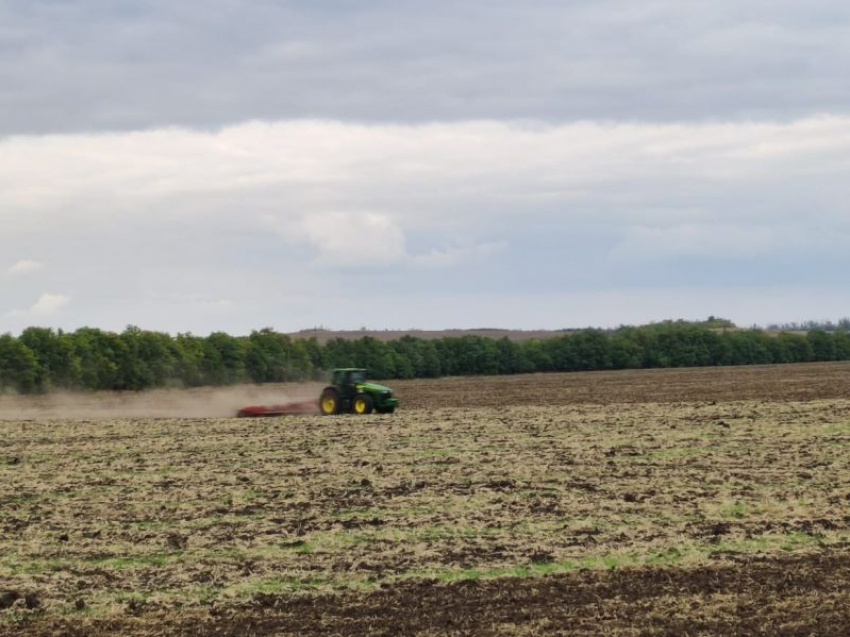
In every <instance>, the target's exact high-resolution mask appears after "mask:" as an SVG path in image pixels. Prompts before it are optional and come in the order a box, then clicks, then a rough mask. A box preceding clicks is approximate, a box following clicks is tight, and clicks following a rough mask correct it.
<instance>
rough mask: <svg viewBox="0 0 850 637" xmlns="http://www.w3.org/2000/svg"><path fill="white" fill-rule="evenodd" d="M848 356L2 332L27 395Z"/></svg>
mask: <svg viewBox="0 0 850 637" xmlns="http://www.w3.org/2000/svg"><path fill="white" fill-rule="evenodd" d="M838 360H850V332H844V331H836V332H827V331H824V330H811V331H809V332H808V333H806V334H799V333H791V332H782V333H779V334H770V333H767V332H764V331H761V330H757V329H750V330H737V329H720V328H713V327H706V325H705V324H695V323H686V322H682V321H678V322H665V323H659V324H652V325H645V326H640V327H622V328H619V329H617V330H608V331H603V330H598V329H583V330H577V331H575V332H571V333H568V334H564V335H560V336H554V337H550V338H545V339H539V340H528V341H523V342H516V341H511V340H508V339H507V338H503V339H492V338H486V337H481V336H447V337H445V338H440V339H434V340H426V339H420V338H414V337H411V336H404V337H402V338H399V339H397V340H393V341H388V342H385V341H381V340H378V339H375V338H371V337H368V336H366V337H363V338H360V339H357V340H343V339H334V340H331V341H329V342H328V343H326V344H320V343H319V342H318V341H317V340H316V339H315V338H312V339H298V338H292V337H290V336H288V335H286V334H281V333H278V332H275V331H274V330H272V329H268V328H267V329H262V330H257V331H254V332H252V333H251V334H250V335H248V336H231V335H229V334H225V333H223V332H215V333H213V334H210V335H209V336H205V337H201V336H194V335H192V334H178V335H176V336H172V335H170V334H166V333H162V332H152V331H147V330H142V329H139V328H138V327H134V326H130V327H128V328H127V329H126V330H124V331H123V332H121V333H115V332H108V331H103V330H99V329H95V328H82V329H79V330H77V331H75V332H63V331H62V330H53V329H49V328H41V327H31V328H28V329H26V330H24V331H23V332H22V333H21V335H20V336H18V337H15V336H12V335H11V334H5V335H0V388H2V389H6V390H13V391H17V392H21V393H39V392H45V391H50V390H54V389H67V390H143V389H150V388H156V387H200V386H207V385H231V384H237V383H270V382H289V381H304V380H311V379H323V378H325V377H326V375H327V370H329V369H332V368H334V367H365V368H366V369H368V370H369V372H370V375H371V376H372V377H373V378H376V379H396V378H436V377H438V376H462V375H495V374H525V373H531V372H565V371H592V370H607V369H640V368H661V367H703V366H720V365H760V364H771V363H801V362H812V361H838Z"/></svg>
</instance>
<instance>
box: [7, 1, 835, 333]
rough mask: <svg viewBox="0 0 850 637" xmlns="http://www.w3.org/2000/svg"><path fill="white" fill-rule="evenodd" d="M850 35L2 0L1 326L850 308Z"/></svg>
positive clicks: (629, 10) (414, 321) (665, 8)
mask: <svg viewBox="0 0 850 637" xmlns="http://www.w3.org/2000/svg"><path fill="white" fill-rule="evenodd" d="M564 5H567V6H566V7H565V6H564ZM848 26H850V5H847V4H846V3H842V2H838V1H829V2H828V1H825V0H819V1H815V2H809V3H805V4H804V3H799V2H785V1H773V2H735V3H733V2H725V1H719V2H714V3H697V2H693V3H691V2H681V1H677V2H672V1H666V0H659V1H646V2H610V1H609V2H604V1H603V2H572V3H562V2H528V3H518V2H502V1H496V2H491V3H481V2H475V3H472V2H469V3H467V2H451V3H442V2H433V3H412V2H410V3H408V2H398V1H396V2H381V1H370V2H342V1H338V2H321V1H319V2H310V3H304V2H297V3H296V2H262V1H257V2H250V3H248V2H237V1H229V0H212V1H210V2H205V3H198V2H193V1H189V2H181V3H166V2H158V1H155V0H148V1H144V2H140V1H137V2H125V3H120V4H119V5H116V3H111V2H106V1H105V0H103V1H100V0H85V1H77V2H46V1H29V2H18V1H15V0H11V1H6V2H2V0H0V86H2V87H3V89H2V91H0V259H3V260H4V261H0V292H2V293H1V294H0V332H2V331H5V330H12V331H17V330H19V329H21V328H22V327H24V326H26V325H30V324H46V325H53V326H60V327H65V328H73V327H77V326H80V325H84V324H88V325H96V326H100V327H105V328H111V329H121V328H123V326H124V325H126V324H128V323H134V324H139V325H142V326H144V327H149V328H157V329H165V330H169V331H186V330H192V331H195V332H200V333H205V332H209V331H211V330H215V329H225V330H229V331H233V332H245V331H247V330H249V329H250V328H252V327H262V326H265V325H272V326H275V327H277V328H279V329H298V328H302V327H311V326H314V325H318V324H323V325H328V326H333V327H339V328H352V327H354V328H356V327H360V326H361V325H367V326H370V327H377V328H381V327H395V328H408V327H422V328H442V327H475V326H504V327H525V328H538V327H550V328H556V327H564V326H574V325H585V324H598V325H616V324H618V323H623V322H641V321H646V320H658V319H663V318H668V317H679V316H682V317H698V316H704V315H707V314H709V313H713V314H722V315H725V316H729V317H730V318H733V319H735V320H738V321H739V322H742V323H749V322H768V321H773V320H777V321H781V320H801V319H806V318H819V317H837V316H842V315H846V314H850V310H848V306H847V302H846V299H847V293H848V291H850V284H848V283H847V282H846V279H847V277H846V274H845V273H846V272H847V270H848V266H850V257H848V254H847V249H846V246H847V245H848V240H850V210H848V203H847V201H848V186H847V183H848V182H849V181H850V179H848V178H850V111H848V105H850V84H848V82H847V81H846V76H847V72H848V70H850V64H848V62H850V38H848V37H847V35H848Z"/></svg>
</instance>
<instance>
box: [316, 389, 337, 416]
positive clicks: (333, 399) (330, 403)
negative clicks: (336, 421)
mask: <svg viewBox="0 0 850 637" xmlns="http://www.w3.org/2000/svg"><path fill="white" fill-rule="evenodd" d="M339 407H340V400H339V392H338V391H337V390H335V389H334V388H333V387H328V388H327V389H326V390H325V391H323V392H322V395H321V397H320V398H319V409H321V410H322V415H323V416H333V415H335V414H338V413H339Z"/></svg>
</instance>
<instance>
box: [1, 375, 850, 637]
mask: <svg viewBox="0 0 850 637" xmlns="http://www.w3.org/2000/svg"><path fill="white" fill-rule="evenodd" d="M393 386H394V387H395V388H396V389H397V391H398V393H399V394H400V396H401V397H402V399H403V400H404V401H405V402H404V407H403V408H402V409H401V410H399V411H398V412H397V413H396V414H395V415H393V416H367V417H353V416H343V417H337V418H321V417H309V416H296V417H287V418H276V419H263V420H237V419H230V418H210V417H183V418H158V417H153V415H150V416H146V415H142V412H143V411H144V410H142V409H140V407H139V405H138V404H136V405H135V406H134V407H133V408H132V409H130V408H129V407H128V410H127V413H132V414H133V416H132V417H126V418H122V417H119V416H117V415H116V412H120V410H121V404H120V403H119V404H117V405H116V404H115V402H114V400H113V403H112V404H111V406H110V410H111V411H110V415H109V416H108V417H104V416H98V415H97V414H96V411H95V410H94V408H92V409H91V414H90V415H85V414H86V409H85V408H80V404H79V403H76V404H75V414H76V417H75V418H73V419H70V418H64V419H63V418H58V417H56V416H57V415H58V414H57V413H56V411H57V410H59V409H60V408H61V406H60V405H59V404H58V403H51V405H50V408H49V409H47V410H45V406H44V401H43V400H42V401H33V402H32V403H31V405H29V406H28V405H27V404H26V403H25V402H23V403H22V401H20V400H17V401H14V410H13V413H14V416H13V417H9V416H7V418H8V419H7V420H0V634H2V635H6V634H8V635H39V636H40V635H66V634H68V635H93V634H94V635H96V634H134V635H135V634H138V635H151V636H154V635H156V636H159V635H267V634H276V635H277V634H293V635H298V634H325V635H352V634H364V635H396V634H446V633H449V634H475V635H477V634H484V635H487V634H511V635H532V634H534V635H537V634H643V633H653V634H677V635H680V634H732V633H736V632H737V633H740V634H752V633H764V634H778V633H785V634H830V633H831V634H846V626H848V625H850V592H849V591H850V587H848V584H850V543H848V542H850V512H848V505H850V455H848V446H850V365H837V364H836V365H808V366H786V367H765V368H741V369H712V370H678V371H657V372H618V373H600V374H573V375H561V374H559V375H544V376H541V375H535V376H527V377H511V378H489V379H481V378H474V379H472V378H468V379H460V380H454V379H451V380H446V379H443V380H438V381H408V382H404V383H393ZM279 391H280V392H281V393H284V394H287V395H293V394H296V393H298V392H299V391H301V390H299V389H298V388H287V387H281V388H279ZM4 400H6V399H0V416H2V415H3V413H4V412H3V407H4ZM96 400H97V397H94V398H90V399H88V403H86V404H88V405H90V406H91V405H92V404H93V401H96ZM127 400H128V401H132V400H139V399H138V397H136V398H128V399H127ZM208 402H215V401H214V400H213V396H212V395H211V396H210V400H209V401H208ZM128 405H129V403H128ZM238 406H240V405H239V404H235V405H233V407H234V409H235V408H236V407H238ZM28 409H29V410H30V412H31V413H32V414H33V417H32V418H28V417H27V413H28V411H27V410H28ZM157 409H158V408H157V406H156V405H153V407H152V412H151V413H152V414H157V413H159V412H158V411H157ZM9 413H11V412H9ZM35 414H37V417H36V416H35ZM45 414H46V415H45Z"/></svg>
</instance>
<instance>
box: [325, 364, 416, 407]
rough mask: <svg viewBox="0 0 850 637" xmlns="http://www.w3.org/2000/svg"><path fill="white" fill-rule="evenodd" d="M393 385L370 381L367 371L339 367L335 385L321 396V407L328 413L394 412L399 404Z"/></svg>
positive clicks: (335, 371)
mask: <svg viewBox="0 0 850 637" xmlns="http://www.w3.org/2000/svg"><path fill="white" fill-rule="evenodd" d="M398 404H399V400H398V398H394V397H393V392H392V390H391V389H390V388H389V387H384V386H383V385H378V384H377V383H370V382H368V381H367V380H366V370H365V369H358V368H353V367H349V368H343V369H335V370H334V371H333V375H332V378H331V385H329V386H328V387H325V389H324V390H323V391H322V395H321V396H320V397H319V409H320V410H321V412H322V415H324V416H332V415H334V414H345V413H353V414H371V413H372V412H373V411H375V412H377V413H379V414H391V413H393V412H394V411H395V408H396V407H397V406H398Z"/></svg>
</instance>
